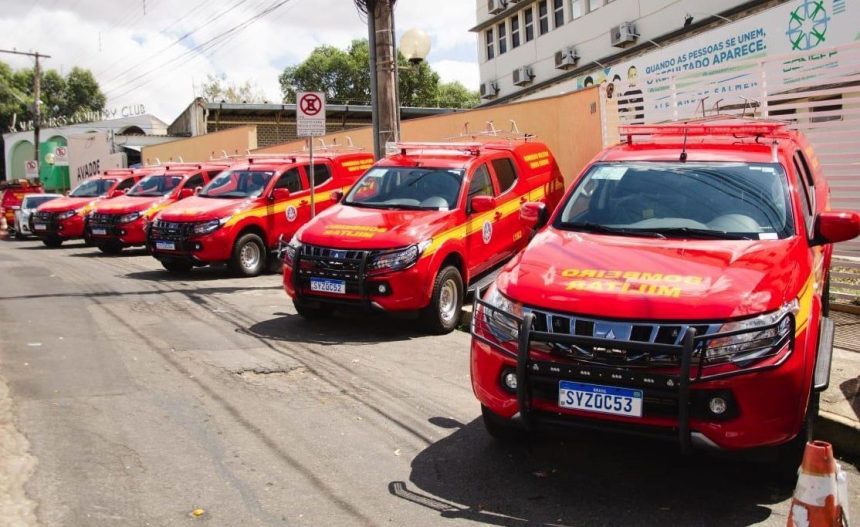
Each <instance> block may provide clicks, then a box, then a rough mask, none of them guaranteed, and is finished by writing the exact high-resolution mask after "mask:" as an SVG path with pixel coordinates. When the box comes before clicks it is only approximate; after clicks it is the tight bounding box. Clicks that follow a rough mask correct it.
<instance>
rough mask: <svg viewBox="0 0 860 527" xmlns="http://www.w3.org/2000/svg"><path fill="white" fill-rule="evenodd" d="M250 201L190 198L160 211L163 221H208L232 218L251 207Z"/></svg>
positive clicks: (159, 216) (252, 202)
mask: <svg viewBox="0 0 860 527" xmlns="http://www.w3.org/2000/svg"><path fill="white" fill-rule="evenodd" d="M253 204H254V200H250V199H218V198H201V197H200V196H192V197H190V198H186V199H184V200H182V201H180V202H178V203H176V204H175V205H171V206H170V207H168V208H166V209H164V210H163V211H161V213H160V214H159V215H158V218H159V219H161V220H164V221H178V222H186V221H192V222H193V221H209V220H217V219H220V218H226V217H228V216H232V215H234V214H236V213H237V212H241V211H244V210H247V209H248V208H250V207H251V206H253Z"/></svg>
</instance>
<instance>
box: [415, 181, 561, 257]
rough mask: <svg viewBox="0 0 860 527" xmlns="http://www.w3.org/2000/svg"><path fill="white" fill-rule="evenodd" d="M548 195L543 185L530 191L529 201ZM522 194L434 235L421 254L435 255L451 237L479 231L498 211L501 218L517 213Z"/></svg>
mask: <svg viewBox="0 0 860 527" xmlns="http://www.w3.org/2000/svg"><path fill="white" fill-rule="evenodd" d="M544 196H546V190H544V188H543V186H540V187H537V188H534V189H532V190H531V191H529V193H528V198H527V199H528V200H529V201H540V200H541V199H543V197H544ZM521 197H522V196H516V197H514V198H512V199H509V200H508V201H505V202H504V203H502V204H501V205H498V206H497V207H496V208H495V209H493V210H489V211H487V212H483V213H481V214H479V215H478V216H475V217H473V218H470V219H469V221H467V222H466V223H464V224H462V225H458V226H456V227H454V228H452V229H449V230H447V231H445V232H443V233H441V234H438V235H436V236H433V243H431V244H430V247H428V248H427V249H425V251H424V254H422V255H421V257H422V258H426V257H428V256H431V255H433V253H435V252H436V251H438V250H439V249H440V248H441V247H442V245H443V244H445V243H446V242H447V241H448V240H451V239H463V238H465V237H466V236H467V235H468V234H469V233H470V232H479V231H481V230H482V229H483V227H484V222H485V221H491V220H493V219H494V218H495V215H496V213H501V214H502V216H501V218H499V219H503V218H506V217H508V216H510V215H511V214H516V213H518V212H519V210H520V198H521Z"/></svg>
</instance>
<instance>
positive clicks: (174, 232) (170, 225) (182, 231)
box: [150, 220, 195, 241]
mask: <svg viewBox="0 0 860 527" xmlns="http://www.w3.org/2000/svg"><path fill="white" fill-rule="evenodd" d="M194 225H195V224H194V223H193V222H175V221H164V220H155V221H154V222H153V223H152V227H151V228H150V237H151V238H153V239H158V240H171V241H184V240H187V239H188V238H191V237H192V236H193V235H194Z"/></svg>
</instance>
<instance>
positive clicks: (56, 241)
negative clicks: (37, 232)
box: [42, 236, 63, 249]
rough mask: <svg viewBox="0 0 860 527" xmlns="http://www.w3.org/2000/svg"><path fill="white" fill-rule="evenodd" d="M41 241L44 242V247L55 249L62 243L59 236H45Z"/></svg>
mask: <svg viewBox="0 0 860 527" xmlns="http://www.w3.org/2000/svg"><path fill="white" fill-rule="evenodd" d="M42 243H43V244H45V247H50V248H51V249H56V248H57V247H59V246H60V245H63V239H62V238H60V237H59V236H48V237H47V238H42Z"/></svg>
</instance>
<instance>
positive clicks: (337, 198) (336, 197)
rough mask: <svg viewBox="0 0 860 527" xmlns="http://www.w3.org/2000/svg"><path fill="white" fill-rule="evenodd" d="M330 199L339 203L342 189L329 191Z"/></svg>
mask: <svg viewBox="0 0 860 527" xmlns="http://www.w3.org/2000/svg"><path fill="white" fill-rule="evenodd" d="M330 195H331V199H332V201H334V202H335V203H340V202H341V200H342V199H343V191H342V190H333V191H331V194H330Z"/></svg>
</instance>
